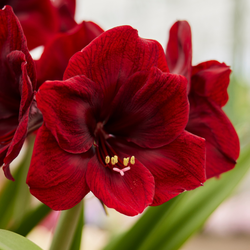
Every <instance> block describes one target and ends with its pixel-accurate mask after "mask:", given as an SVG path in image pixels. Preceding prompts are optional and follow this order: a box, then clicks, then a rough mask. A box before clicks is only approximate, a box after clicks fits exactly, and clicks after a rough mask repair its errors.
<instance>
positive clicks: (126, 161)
mask: <svg viewBox="0 0 250 250" xmlns="http://www.w3.org/2000/svg"><path fill="white" fill-rule="evenodd" d="M105 163H106V165H109V164H111V165H112V170H113V171H115V172H118V173H120V175H121V176H124V173H125V172H127V171H128V170H130V166H129V165H134V164H135V157H134V156H131V157H125V158H123V160H122V161H119V159H118V156H117V155H114V156H112V157H110V156H109V155H107V156H106V157H105ZM121 163H122V164H123V166H122V164H121ZM116 166H117V167H116ZM121 166H122V167H123V168H121Z"/></svg>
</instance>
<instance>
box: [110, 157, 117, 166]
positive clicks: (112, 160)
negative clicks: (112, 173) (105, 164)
mask: <svg viewBox="0 0 250 250" xmlns="http://www.w3.org/2000/svg"><path fill="white" fill-rule="evenodd" d="M111 164H112V165H115V164H116V160H115V157H111Z"/></svg>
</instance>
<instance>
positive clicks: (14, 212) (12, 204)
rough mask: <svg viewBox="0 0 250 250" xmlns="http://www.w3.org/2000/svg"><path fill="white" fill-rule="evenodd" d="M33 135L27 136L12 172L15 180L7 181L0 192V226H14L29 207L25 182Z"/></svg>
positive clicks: (27, 189)
mask: <svg viewBox="0 0 250 250" xmlns="http://www.w3.org/2000/svg"><path fill="white" fill-rule="evenodd" d="M34 141H35V137H34V136H33V135H31V136H29V138H28V143H29V144H28V148H27V150H26V152H25V155H24V157H23V160H22V161H21V163H20V164H19V166H18V169H17V171H16V172H15V173H14V174H13V175H14V178H15V180H16V181H15V182H12V181H7V182H6V184H5V185H4V187H3V189H2V190H1V192H0V214H1V220H0V228H7V229H9V228H10V227H15V226H17V225H18V223H19V222H20V221H21V219H22V217H23V216H24V214H25V213H26V212H27V210H28V209H29V205H30V202H29V200H30V197H31V195H30V192H29V188H28V186H27V184H26V176H27V172H28V168H29V165H30V160H31V155H32V151H33V146H34Z"/></svg>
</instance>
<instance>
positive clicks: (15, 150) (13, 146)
mask: <svg viewBox="0 0 250 250" xmlns="http://www.w3.org/2000/svg"><path fill="white" fill-rule="evenodd" d="M29 112H30V108H28V109H27V110H26V112H25V113H24V114H23V116H22V118H21V120H20V121H19V124H18V126H17V128H16V131H15V134H14V136H13V138H12V140H11V142H10V144H9V148H8V151H7V154H6V157H5V158H4V166H3V170H4V173H5V176H6V177H7V178H8V179H10V180H14V178H13V177H12V176H11V174H10V170H9V164H10V163H11V162H12V161H13V160H14V159H15V158H16V157H17V156H18V154H19V152H20V150H21V148H22V146H23V143H24V141H25V138H26V135H27V130H28V122H29Z"/></svg>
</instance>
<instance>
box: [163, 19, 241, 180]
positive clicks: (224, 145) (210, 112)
mask: <svg viewBox="0 0 250 250" xmlns="http://www.w3.org/2000/svg"><path fill="white" fill-rule="evenodd" d="M166 58H167V62H168V65H169V69H170V72H173V73H177V74H182V75H184V76H185V77H186V78H187V80H188V99H189V102H190V115H189V121H188V124H187V127H186V130H187V131H189V132H191V133H193V134H195V135H198V136H200V137H203V138H205V139H206V172H207V178H211V177H214V176H218V175H220V174H221V173H223V172H226V171H228V170H230V169H232V168H233V167H234V166H235V164H236V160H237V158H238V157H239V139H238V136H237V134H236V131H235V129H234V127H233V125H232V123H231V122H230V120H229V119H228V117H227V116H226V114H225V113H224V112H223V110H222V107H223V106H224V105H225V104H226V103H227V100H228V94H227V87H228V84H229V81H230V79H229V75H230V73H231V70H230V68H229V67H228V66H227V65H226V64H225V63H219V62H217V61H207V62H203V63H200V64H199V65H197V66H194V67H192V41H191V29H190V26H189V24H188V23H187V22H186V21H178V22H176V23H175V24H174V25H173V27H172V28H171V30H170V36H169V42H168V45H167V53H166Z"/></svg>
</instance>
